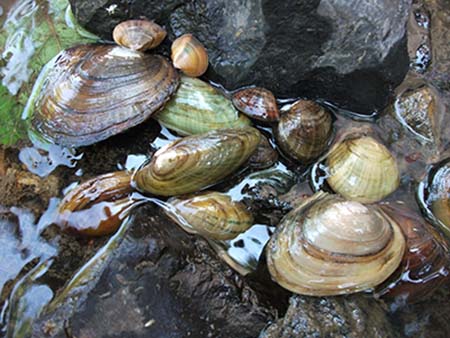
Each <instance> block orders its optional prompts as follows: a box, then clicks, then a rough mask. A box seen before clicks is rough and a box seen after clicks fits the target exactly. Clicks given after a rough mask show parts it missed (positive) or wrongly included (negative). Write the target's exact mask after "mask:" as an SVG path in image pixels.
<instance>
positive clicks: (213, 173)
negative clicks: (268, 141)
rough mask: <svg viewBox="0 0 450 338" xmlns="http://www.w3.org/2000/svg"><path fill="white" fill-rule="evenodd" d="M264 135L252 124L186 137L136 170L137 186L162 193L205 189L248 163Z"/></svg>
mask: <svg viewBox="0 0 450 338" xmlns="http://www.w3.org/2000/svg"><path fill="white" fill-rule="evenodd" d="M260 138H261V134H260V133H259V131H258V130H257V129H255V128H252V127H245V128H239V129H220V130H213V131H210V132H208V133H205V134H202V135H193V136H188V137H185V138H182V139H180V140H177V141H175V142H173V143H171V144H168V145H167V146H165V147H163V148H161V149H160V150H158V151H157V152H156V153H155V154H154V155H153V158H152V160H151V162H150V163H149V164H147V165H146V166H144V167H143V168H141V169H139V170H138V171H137V172H136V175H135V177H134V181H135V184H136V187H137V188H138V189H140V190H142V191H144V192H147V193H151V194H155V195H160V196H173V195H180V194H186V193H191V192H196V191H199V190H201V189H205V188H207V187H209V186H211V185H213V184H216V183H218V182H219V181H220V180H222V179H223V178H225V177H226V176H228V175H230V174H231V173H233V172H234V171H235V170H236V169H237V168H239V167H240V166H241V165H242V164H243V163H245V161H247V159H248V158H249V157H250V156H251V154H252V153H253V152H254V151H255V149H256V147H257V146H258V143H259V141H260Z"/></svg>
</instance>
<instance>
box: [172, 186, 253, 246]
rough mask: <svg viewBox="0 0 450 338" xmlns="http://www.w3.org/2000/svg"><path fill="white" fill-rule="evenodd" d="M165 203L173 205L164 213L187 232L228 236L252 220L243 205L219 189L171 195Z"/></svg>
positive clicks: (249, 224) (216, 236) (209, 236)
mask: <svg viewBox="0 0 450 338" xmlns="http://www.w3.org/2000/svg"><path fill="white" fill-rule="evenodd" d="M169 203H170V204H171V205H172V206H173V208H171V209H169V210H170V212H167V214H168V215H169V216H170V217H171V218H172V219H173V220H174V221H175V222H176V223H178V224H179V225H180V226H181V227H182V228H183V229H185V230H186V231H187V232H190V233H197V234H201V235H203V236H205V237H206V238H210V239H217V240H227V239H232V238H234V237H236V236H238V235H239V234H240V233H242V232H244V231H246V230H247V229H248V228H250V227H251V226H252V224H253V216H252V214H251V213H250V212H248V211H247V209H246V207H245V205H244V204H242V203H241V202H235V201H233V200H232V199H231V197H230V196H228V195H225V194H222V193H218V192H208V193H204V194H201V195H197V196H187V197H183V198H172V199H170V200H169Z"/></svg>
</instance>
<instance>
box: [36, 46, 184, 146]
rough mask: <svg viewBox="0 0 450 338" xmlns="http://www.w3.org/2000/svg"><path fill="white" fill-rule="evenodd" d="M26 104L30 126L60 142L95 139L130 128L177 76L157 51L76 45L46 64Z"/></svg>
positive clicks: (166, 97)
mask: <svg viewBox="0 0 450 338" xmlns="http://www.w3.org/2000/svg"><path fill="white" fill-rule="evenodd" d="M47 68H48V69H49V71H48V73H46V74H45V77H44V78H43V79H42V82H41V83H40V84H39V85H38V86H36V85H35V88H38V90H39V94H38V95H37V97H36V99H35V100H34V101H33V102H31V103H29V104H30V105H31V109H32V110H33V115H32V116H31V117H30V119H31V126H32V129H33V130H34V131H35V132H37V133H38V134H40V135H41V136H43V137H44V138H45V139H47V140H49V141H51V142H54V143H57V144H60V145H64V146H83V145H89V144H92V143H96V142H98V141H101V140H104V139H106V138H108V137H110V136H113V135H115V134H117V133H120V132H122V131H124V130H126V129H128V128H131V127H133V126H135V125H137V124H139V123H141V122H143V121H144V120H145V119H147V118H148V117H149V116H150V115H151V114H152V113H154V112H155V111H156V110H158V109H160V108H161V107H162V106H163V105H164V104H165V102H166V101H167V100H169V98H170V96H171V95H172V93H173V92H174V91H175V90H176V89H177V87H178V82H179V77H178V73H177V72H176V70H175V69H174V68H173V67H172V66H171V64H170V63H169V62H168V61H167V60H166V59H164V58H163V57H160V56H155V55H146V54H141V53H139V52H134V51H131V50H129V49H126V48H123V47H120V46H112V45H95V44H92V45H80V46H77V47H73V48H70V49H67V50H65V51H63V52H61V53H60V54H59V55H58V56H57V57H56V58H55V59H54V60H53V61H52V62H51V64H49V65H47Z"/></svg>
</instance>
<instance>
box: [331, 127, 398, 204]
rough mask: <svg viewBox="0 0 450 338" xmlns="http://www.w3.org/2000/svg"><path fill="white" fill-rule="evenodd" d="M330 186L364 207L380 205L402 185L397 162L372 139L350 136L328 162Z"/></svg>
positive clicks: (382, 146)
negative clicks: (366, 204)
mask: <svg viewBox="0 0 450 338" xmlns="http://www.w3.org/2000/svg"><path fill="white" fill-rule="evenodd" d="M325 162H326V167H327V168H328V171H329V173H328V178H327V183H328V184H329V185H330V187H331V188H332V189H333V190H334V191H335V192H337V193H339V194H341V195H342V196H344V197H346V198H348V199H351V200H355V201H359V202H362V203H372V202H376V201H380V200H381V199H383V198H384V197H386V196H387V195H389V194H390V193H392V192H393V191H394V190H396V189H397V187H398V185H399V183H400V174H399V169H398V166H397V162H396V160H395V158H394V157H393V156H392V154H391V153H390V152H389V150H388V149H387V148H386V147H385V146H384V145H383V144H381V143H380V142H378V141H377V140H375V139H374V138H373V137H371V136H366V135H351V136H348V137H346V138H345V139H344V140H343V141H342V142H339V143H337V144H336V145H334V146H333V148H332V149H331V150H330V152H329V154H328V155H327V158H326V161H325Z"/></svg>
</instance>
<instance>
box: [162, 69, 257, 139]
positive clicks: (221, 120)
mask: <svg viewBox="0 0 450 338" xmlns="http://www.w3.org/2000/svg"><path fill="white" fill-rule="evenodd" d="M155 118H156V119H157V120H158V122H159V123H161V124H163V125H164V126H166V127H167V128H169V129H171V130H174V131H176V132H177V133H178V134H180V135H195V134H202V133H206V132H208V131H210V130H214V129H224V128H240V127H244V126H248V125H250V124H251V123H250V120H249V119H248V118H247V117H245V115H242V114H240V113H239V112H238V111H237V110H236V109H234V107H233V105H232V104H231V102H230V101H229V100H228V99H227V98H225V97H224V96H223V95H222V94H220V93H219V92H218V91H217V90H216V89H215V88H214V87H212V86H211V85H210V84H208V83H206V82H204V81H202V80H199V79H196V78H192V77H188V76H182V77H181V81H180V87H179V88H178V90H177V92H176V93H175V95H174V96H173V98H172V99H171V100H170V101H169V102H168V103H167V104H166V106H165V107H164V109H163V110H161V111H160V112H158V114H156V116H155Z"/></svg>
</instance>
